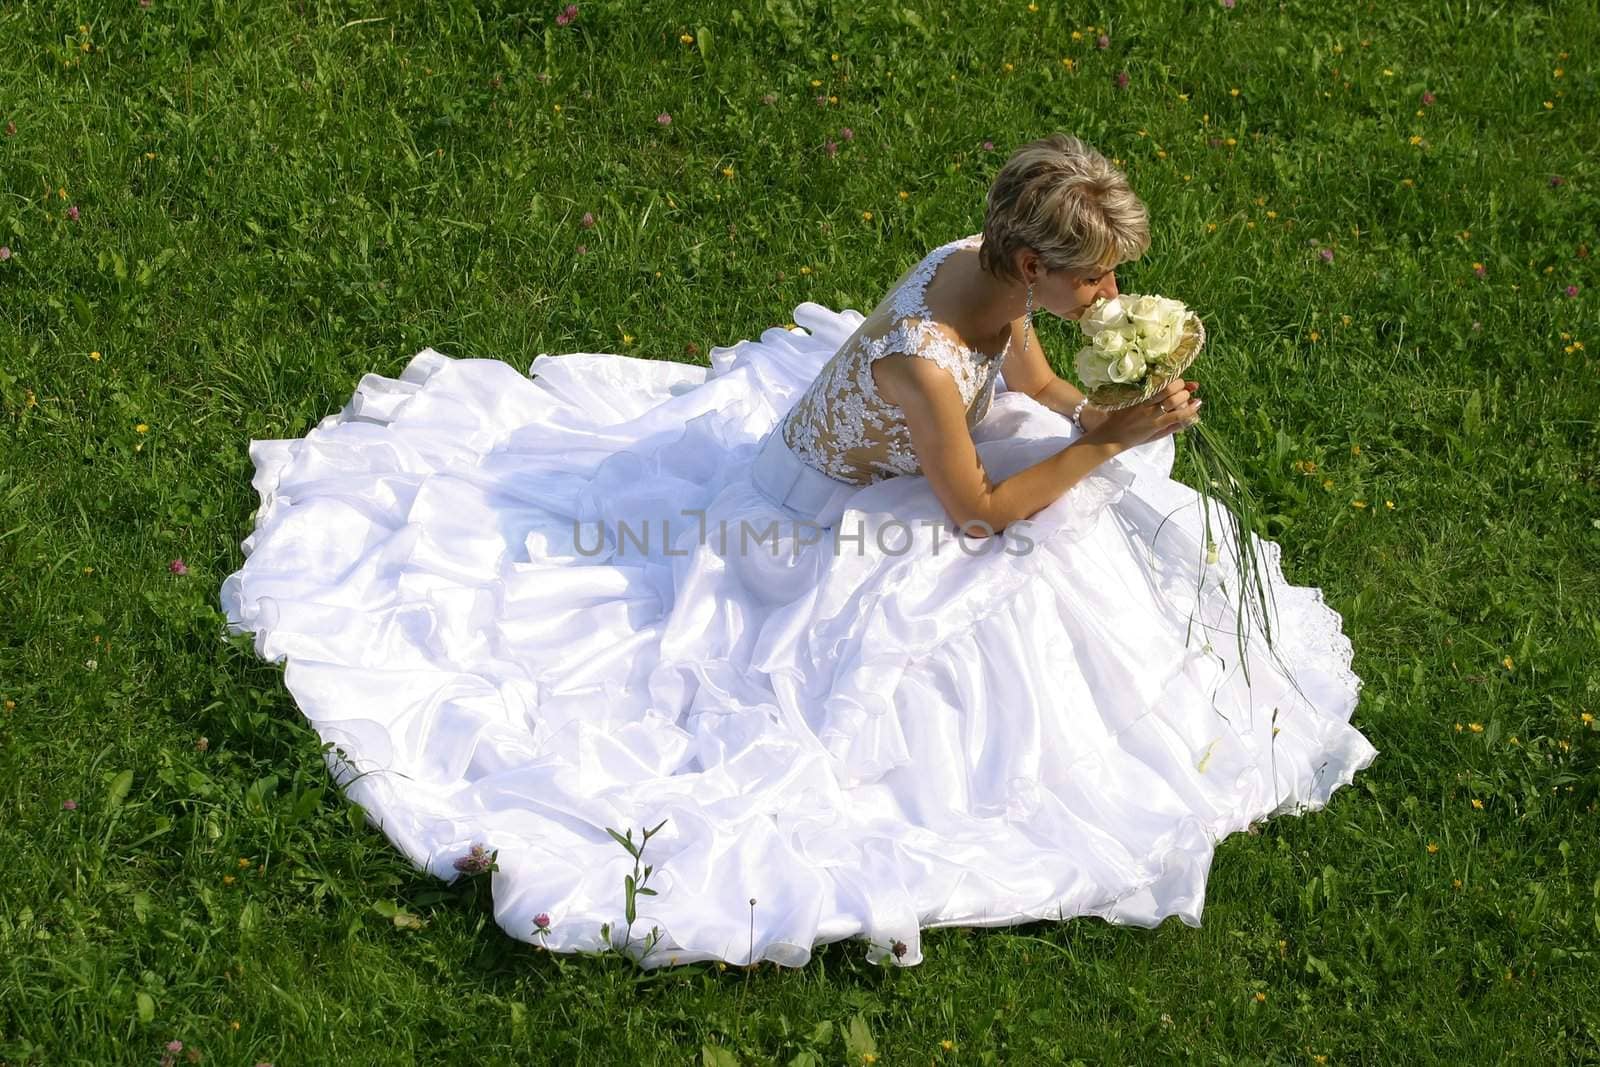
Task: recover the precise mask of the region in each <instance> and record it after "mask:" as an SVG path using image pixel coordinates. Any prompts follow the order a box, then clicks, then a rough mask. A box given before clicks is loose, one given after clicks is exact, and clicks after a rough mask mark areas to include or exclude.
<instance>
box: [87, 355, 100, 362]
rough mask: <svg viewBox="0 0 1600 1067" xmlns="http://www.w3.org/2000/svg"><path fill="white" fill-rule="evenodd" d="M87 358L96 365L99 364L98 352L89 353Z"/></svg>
mask: <svg viewBox="0 0 1600 1067" xmlns="http://www.w3.org/2000/svg"><path fill="white" fill-rule="evenodd" d="M89 358H90V359H92V360H94V361H95V362H96V363H99V362H100V353H98V352H90V353H89Z"/></svg>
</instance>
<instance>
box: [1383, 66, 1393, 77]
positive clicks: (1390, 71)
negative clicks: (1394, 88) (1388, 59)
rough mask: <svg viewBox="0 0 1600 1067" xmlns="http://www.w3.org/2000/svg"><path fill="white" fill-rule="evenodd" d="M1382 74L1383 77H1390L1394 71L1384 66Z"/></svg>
mask: <svg viewBox="0 0 1600 1067" xmlns="http://www.w3.org/2000/svg"><path fill="white" fill-rule="evenodd" d="M1383 76H1384V77H1385V78H1392V77H1394V71H1392V70H1389V69H1388V68H1384V71H1383Z"/></svg>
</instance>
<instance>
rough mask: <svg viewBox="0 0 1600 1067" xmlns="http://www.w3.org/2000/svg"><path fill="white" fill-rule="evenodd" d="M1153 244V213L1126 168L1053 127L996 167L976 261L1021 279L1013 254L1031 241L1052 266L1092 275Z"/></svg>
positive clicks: (996, 272)
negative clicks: (1151, 220)
mask: <svg viewBox="0 0 1600 1067" xmlns="http://www.w3.org/2000/svg"><path fill="white" fill-rule="evenodd" d="M1149 247H1150V219H1149V215H1148V213H1147V212H1146V211H1145V206H1144V201H1142V200H1140V199H1139V198H1138V196H1136V195H1135V194H1134V192H1133V189H1132V188H1130V187H1129V185H1128V176H1127V175H1126V174H1124V173H1123V172H1122V171H1120V170H1118V169H1117V168H1116V167H1114V166H1112V165H1111V161H1110V160H1108V159H1106V157H1105V156H1103V155H1101V154H1100V153H1099V152H1097V151H1095V150H1094V149H1093V148H1090V147H1089V146H1088V145H1086V144H1084V143H1083V142H1082V141H1080V140H1079V139H1078V138H1076V137H1073V136H1071V135H1070V134H1064V133H1053V134H1051V135H1049V136H1048V137H1042V138H1040V139H1039V140H1037V141H1030V142H1029V143H1027V144H1025V145H1023V146H1022V147H1021V148H1019V149H1017V150H1016V151H1015V152H1013V153H1012V154H1011V158H1010V159H1008V160H1006V162H1005V164H1004V165H1003V166H1002V167H1001V168H1000V172H999V173H998V174H996V175H995V179H994V183H993V184H992V185H991V186H990V187H989V196H988V200H987V206H986V210H985V213H984V220H983V244H982V246H981V247H980V248H979V250H978V265H979V266H981V267H982V268H983V269H984V270H986V271H988V272H989V273H990V274H992V275H994V276H996V277H999V278H1005V279H1008V280H1011V281H1021V280H1022V279H1021V277H1020V275H1019V274H1018V272H1017V268H1016V265H1015V263H1014V259H1013V257H1014V256H1015V254H1016V252H1017V250H1019V249H1023V248H1031V249H1033V250H1034V251H1035V252H1037V253H1039V257H1040V258H1041V259H1043V260H1044V264H1045V266H1046V267H1048V268H1049V269H1051V270H1066V271H1071V272H1072V273H1074V274H1075V275H1078V276H1079V277H1085V278H1092V277H1096V276H1098V275H1099V274H1101V273H1102V272H1103V271H1105V270H1108V269H1114V268H1115V267H1116V265H1117V264H1119V263H1122V262H1125V261H1127V260H1130V259H1137V258H1139V257H1140V256H1141V255H1143V254H1144V252H1145V249H1147V248H1149Z"/></svg>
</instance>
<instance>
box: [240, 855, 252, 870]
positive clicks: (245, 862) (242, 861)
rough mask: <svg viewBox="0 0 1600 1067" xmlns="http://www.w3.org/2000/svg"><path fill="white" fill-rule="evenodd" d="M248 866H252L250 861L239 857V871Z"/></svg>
mask: <svg viewBox="0 0 1600 1067" xmlns="http://www.w3.org/2000/svg"><path fill="white" fill-rule="evenodd" d="M248 866H250V861H249V860H247V859H245V858H244V857H243V856H240V857H239V869H240V870H243V869H244V868H246V867H248Z"/></svg>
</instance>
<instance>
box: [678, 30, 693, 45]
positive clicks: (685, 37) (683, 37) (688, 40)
mask: <svg viewBox="0 0 1600 1067" xmlns="http://www.w3.org/2000/svg"><path fill="white" fill-rule="evenodd" d="M678 40H679V41H681V42H683V43H684V44H694V34H692V33H684V34H679V35H678Z"/></svg>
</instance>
